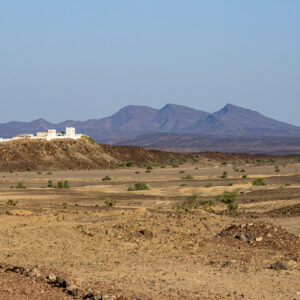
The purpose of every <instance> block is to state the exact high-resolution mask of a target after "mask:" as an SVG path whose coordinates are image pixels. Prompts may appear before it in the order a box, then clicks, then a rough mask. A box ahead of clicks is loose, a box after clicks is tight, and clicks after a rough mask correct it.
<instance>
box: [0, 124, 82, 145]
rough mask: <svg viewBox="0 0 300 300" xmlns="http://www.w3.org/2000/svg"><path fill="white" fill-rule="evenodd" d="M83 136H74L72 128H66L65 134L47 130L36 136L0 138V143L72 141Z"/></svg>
mask: <svg viewBox="0 0 300 300" xmlns="http://www.w3.org/2000/svg"><path fill="white" fill-rule="evenodd" d="M82 136H83V134H76V132H75V128H74V127H66V132H58V133H57V132H56V129H48V131H40V132H37V134H36V135H33V134H31V133H23V134H19V135H17V136H14V137H13V138H10V139H3V138H0V142H10V141H16V140H23V139H31V140H32V139H43V140H47V141H51V140H53V139H73V140H78V139H80V138H81V137H82Z"/></svg>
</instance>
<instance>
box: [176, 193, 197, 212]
mask: <svg viewBox="0 0 300 300" xmlns="http://www.w3.org/2000/svg"><path fill="white" fill-rule="evenodd" d="M198 206H199V203H198V196H197V195H196V194H194V195H192V196H190V197H187V198H186V199H185V200H184V202H182V203H177V204H175V205H174V206H173V209H174V210H176V211H181V210H184V211H189V210H191V209H196V208H198Z"/></svg>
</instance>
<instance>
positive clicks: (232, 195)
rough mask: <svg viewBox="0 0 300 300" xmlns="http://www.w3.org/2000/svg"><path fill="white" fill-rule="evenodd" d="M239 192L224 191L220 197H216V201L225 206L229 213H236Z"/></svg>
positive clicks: (236, 190) (237, 190)
mask: <svg viewBox="0 0 300 300" xmlns="http://www.w3.org/2000/svg"><path fill="white" fill-rule="evenodd" d="M239 192H240V190H239V189H235V190H234V191H224V192H223V193H222V194H221V195H218V196H217V199H218V200H220V201H221V202H223V203H226V204H227V208H228V211H229V212H233V211H236V210H237V209H238V195H239Z"/></svg>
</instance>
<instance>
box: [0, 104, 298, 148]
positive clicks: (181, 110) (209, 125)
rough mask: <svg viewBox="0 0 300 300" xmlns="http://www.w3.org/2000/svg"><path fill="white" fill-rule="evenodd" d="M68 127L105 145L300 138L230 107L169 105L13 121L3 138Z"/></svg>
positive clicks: (292, 129) (1, 131) (0, 131)
mask: <svg viewBox="0 0 300 300" xmlns="http://www.w3.org/2000/svg"><path fill="white" fill-rule="evenodd" d="M66 126H74V127H76V130H77V132H78V133H83V134H87V135H89V136H91V137H93V138H94V139H95V140H96V141H97V142H104V143H105V142H106V141H113V140H119V139H124V138H132V137H136V136H139V135H143V134H147V133H180V134H197V135H204V136H241V137H299V138H300V127H297V126H294V125H291V124H288V123H284V122H280V121H277V120H274V119H272V118H269V117H266V116H264V115H262V114H260V113H259V112H257V111H254V110H250V109H247V108H243V107H240V106H236V105H233V104H230V103H228V104H226V105H225V106H224V107H223V108H222V109H220V110H218V111H216V112H214V113H209V112H205V111H202V110H198V109H194V108H190V107H187V106H184V105H178V104H171V103H168V104H166V105H165V106H164V107H162V108H161V109H155V108H152V107H150V106H140V105H128V106H125V107H123V108H121V109H120V110H119V111H117V112H116V113H114V114H113V115H111V116H109V117H105V118H101V119H89V120H86V121H76V120H66V121H64V122H60V123H57V124H54V123H50V122H48V121H47V120H44V119H42V118H40V119H37V120H34V121H32V122H17V121H12V122H7V123H3V124H0V137H4V138H9V137H12V136H15V135H17V134H20V133H35V132H37V131H44V130H47V129H56V130H58V131H61V130H64V129H65V127H66Z"/></svg>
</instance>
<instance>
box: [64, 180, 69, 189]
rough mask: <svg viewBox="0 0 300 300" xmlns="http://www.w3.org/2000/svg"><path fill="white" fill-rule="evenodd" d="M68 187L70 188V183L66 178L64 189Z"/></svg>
mask: <svg viewBox="0 0 300 300" xmlns="http://www.w3.org/2000/svg"><path fill="white" fill-rule="evenodd" d="M68 188H70V183H69V181H68V180H65V181H64V189H68Z"/></svg>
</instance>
